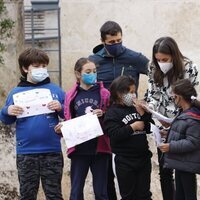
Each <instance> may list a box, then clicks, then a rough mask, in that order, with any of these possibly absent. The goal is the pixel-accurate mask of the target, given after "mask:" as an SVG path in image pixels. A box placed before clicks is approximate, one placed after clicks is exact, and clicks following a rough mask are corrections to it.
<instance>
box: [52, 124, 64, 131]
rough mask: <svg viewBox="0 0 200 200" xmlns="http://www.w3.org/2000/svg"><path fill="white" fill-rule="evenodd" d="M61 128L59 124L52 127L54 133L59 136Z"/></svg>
mask: <svg viewBox="0 0 200 200" xmlns="http://www.w3.org/2000/svg"><path fill="white" fill-rule="evenodd" d="M62 126H63V125H62V124H61V123H59V124H57V125H56V126H55V127H54V130H55V132H56V133H58V134H61V133H62V132H61V127H62Z"/></svg>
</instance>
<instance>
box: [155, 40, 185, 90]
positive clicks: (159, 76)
mask: <svg viewBox="0 0 200 200" xmlns="http://www.w3.org/2000/svg"><path fill="white" fill-rule="evenodd" d="M156 53H163V54H167V55H170V56H171V57H172V62H173V68H172V69H171V70H169V72H167V74H166V75H167V78H168V82H169V84H170V85H171V84H173V83H174V82H175V81H176V80H178V79H182V78H183V77H184V59H185V58H186V57H184V56H183V55H182V53H181V52H180V50H179V48H178V45H177V43H176V41H175V40H174V39H173V38H171V37H161V38H159V39H157V40H156V41H155V43H154V46H153V50H152V64H153V65H154V66H155V73H154V81H155V83H156V84H157V85H158V86H163V79H164V76H165V74H164V73H163V72H162V71H161V70H160V67H159V65H158V62H157V59H156V57H155V54H156Z"/></svg>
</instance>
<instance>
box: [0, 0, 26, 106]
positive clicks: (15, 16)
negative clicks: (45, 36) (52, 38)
mask: <svg viewBox="0 0 200 200" xmlns="http://www.w3.org/2000/svg"><path fill="white" fill-rule="evenodd" d="M5 6H6V8H7V16H8V17H9V18H11V19H12V20H13V21H14V22H15V27H14V29H13V35H12V38H11V39H8V40H7V41H4V42H5V43H6V48H7V49H6V51H5V53H4V54H3V58H4V63H5V64H2V65H1V64H0V99H1V100H0V107H1V106H2V105H3V102H4V100H5V97H6V96H7V94H8V92H9V91H10V90H11V89H12V88H13V87H14V86H16V83H17V81H18V77H19V70H18V64H17V58H18V55H19V52H20V51H21V50H22V49H23V42H24V36H23V0H18V1H17V0H16V1H15V0H6V1H5Z"/></svg>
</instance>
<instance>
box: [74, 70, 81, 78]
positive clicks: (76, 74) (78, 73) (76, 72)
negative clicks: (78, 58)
mask: <svg viewBox="0 0 200 200" xmlns="http://www.w3.org/2000/svg"><path fill="white" fill-rule="evenodd" d="M74 73H75V76H76V79H77V80H80V78H81V73H80V72H78V71H75V72H74Z"/></svg>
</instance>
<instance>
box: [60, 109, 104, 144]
mask: <svg viewBox="0 0 200 200" xmlns="http://www.w3.org/2000/svg"><path fill="white" fill-rule="evenodd" d="M62 125H63V126H62V127H61V131H62V134H63V138H64V140H65V143H66V145H67V148H70V147H74V146H76V145H78V144H81V143H83V142H86V141H88V140H91V139H93V138H95V137H98V136H100V135H103V131H102V128H101V125H100V123H99V120H98V117H97V115H93V114H91V113H89V114H86V115H83V116H80V117H76V118H74V119H71V120H68V121H64V122H62Z"/></svg>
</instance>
